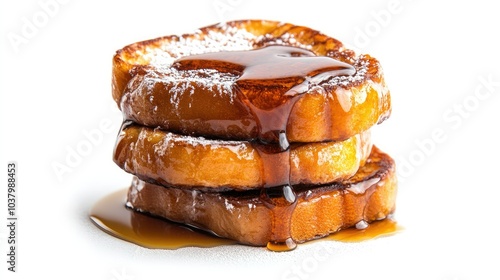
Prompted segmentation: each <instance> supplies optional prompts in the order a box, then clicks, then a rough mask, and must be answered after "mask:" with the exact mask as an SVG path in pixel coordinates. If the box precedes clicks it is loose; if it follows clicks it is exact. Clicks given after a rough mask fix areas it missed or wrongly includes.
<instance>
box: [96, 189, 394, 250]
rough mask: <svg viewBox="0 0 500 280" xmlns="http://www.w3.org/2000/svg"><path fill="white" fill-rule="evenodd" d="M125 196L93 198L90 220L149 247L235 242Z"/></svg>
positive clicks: (378, 225) (383, 223)
mask: <svg viewBox="0 0 500 280" xmlns="http://www.w3.org/2000/svg"><path fill="white" fill-rule="evenodd" d="M126 196H127V189H123V190H119V191H116V192H114V193H111V194H109V195H107V196H105V197H103V198H102V199H100V200H99V201H97V202H96V203H95V204H94V206H93V207H92V208H91V210H90V218H91V220H92V222H93V223H94V224H95V225H97V227H99V228H100V229H102V230H103V231H104V232H106V233H108V234H110V235H112V236H115V237H118V238H120V239H122V240H125V241H128V242H131V243H134V244H137V245H139V246H142V247H145V248H150V249H169V250H175V249H180V248H186V247H202V248H211V247H217V246H223V245H234V244H237V242H236V241H234V240H230V239H225V238H221V237H217V236H215V235H213V234H210V233H209V232H206V231H202V230H197V229H195V228H192V227H189V226H186V225H183V224H179V223H174V222H170V221H168V220H166V219H161V218H158V217H153V216H150V215H148V214H144V213H139V212H137V211H135V210H132V209H129V208H127V207H126V206H125V200H126ZM401 230H402V228H401V227H400V226H399V225H398V224H397V223H396V221H394V220H392V219H391V218H386V219H384V220H380V221H375V222H372V223H370V224H369V225H368V227H366V228H364V229H356V228H355V227H352V228H347V229H343V230H341V231H338V232H336V233H333V234H330V235H328V236H326V237H325V238H321V240H333V241H340V242H362V241H366V240H369V239H375V238H379V237H383V236H388V235H392V234H395V233H397V232H399V231H401ZM310 242H314V241H310ZM284 246H287V247H285V248H282V247H280V246H279V244H278V245H275V246H274V247H272V248H271V249H275V250H280V249H281V250H283V249H286V248H288V247H289V246H292V245H291V244H285V245H284Z"/></svg>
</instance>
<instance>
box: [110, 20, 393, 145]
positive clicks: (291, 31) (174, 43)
mask: <svg viewBox="0 0 500 280" xmlns="http://www.w3.org/2000/svg"><path fill="white" fill-rule="evenodd" d="M276 45H281V46H287V47H295V48H300V49H301V51H302V52H303V53H305V55H306V56H318V57H329V58H333V59H335V60H338V61H341V62H343V63H346V64H348V65H350V66H352V68H353V69H354V70H355V73H354V74H352V75H341V76H331V77H328V78H324V79H323V80H321V81H320V82H317V83H316V82H315V83H312V82H311V83H309V84H307V89H306V90H305V91H304V92H302V94H301V97H300V99H298V100H297V101H296V103H295V104H294V106H293V108H291V111H290V112H289V116H288V119H287V120H286V123H285V125H286V129H285V131H286V136H287V139H288V141H289V142H321V141H338V140H345V139H348V138H350V137H352V136H354V135H356V134H359V133H361V132H362V131H365V130H367V129H368V128H370V127H372V126H373V125H374V124H377V123H381V122H382V121H384V120H385V119H386V118H388V117H389V115H390V112H391V99H390V93H389V90H388V88H387V86H386V83H385V81H384V76H383V73H382V68H381V66H380V64H379V62H378V61H377V60H376V59H375V58H373V57H371V56H369V55H356V54H355V53H354V52H353V51H352V50H349V49H346V48H345V47H344V46H343V45H342V43H341V42H339V41H338V40H336V39H334V38H331V37H328V36H326V35H324V34H321V33H320V32H318V31H316V30H313V29H310V28H307V27H303V26H295V25H292V24H288V23H281V22H276V21H263V20H244V21H232V22H227V23H224V24H217V25H211V26H207V27H204V28H201V29H200V30H198V31H196V32H194V33H192V34H184V35H181V36H176V35H173V36H165V37H161V38H157V39H152V40H148V41H143V42H138V43H135V44H131V45H128V46H126V47H124V48H123V49H121V50H119V51H117V53H116V55H115V56H114V58H113V83H112V84H113V98H114V100H115V101H116V102H117V104H118V105H119V107H120V108H121V110H122V112H123V114H124V118H125V119H126V120H131V121H134V122H136V123H139V124H141V125H145V126H150V127H160V128H162V129H164V130H168V131H171V132H175V133H179V134H183V135H190V136H204V137H207V138H217V139H226V140H249V139H256V138H258V137H259V129H260V128H259V125H260V124H259V118H258V117H256V114H255V112H254V111H253V109H252V104H269V103H270V102H268V101H269V99H272V100H278V101H279V102H278V103H280V102H284V101H283V100H284V99H286V98H287V97H286V96H285V95H286V94H285V95H283V93H284V92H286V90H284V91H283V90H280V93H279V94H278V93H276V94H275V93H273V94H270V92H271V91H272V90H273V88H266V89H265V90H263V91H260V90H253V89H245V88H244V86H243V85H242V84H240V83H238V79H239V78H240V77H241V75H242V73H241V72H238V71H237V69H231V67H229V69H226V70H225V71H222V70H221V69H220V67H214V69H211V68H210V67H211V66H210V65H201V66H197V67H194V68H193V67H187V66H185V65H184V66H183V65H181V66H182V67H180V66H179V65H180V64H182V63H181V62H184V61H183V59H186V57H190V56H193V55H200V54H206V53H213V52H221V51H229V52H233V51H234V52H237V51H245V50H256V49H262V48H264V47H269V46H276ZM307 52H310V54H307ZM186 67H187V68H186ZM278 85H279V86H280V87H282V88H283V87H285V88H286V87H287V86H288V87H289V86H290V85H285V84H279V83H278ZM275 86H276V84H273V87H275ZM262 92H263V93H264V94H261V93H262ZM270 95H271V96H270Z"/></svg>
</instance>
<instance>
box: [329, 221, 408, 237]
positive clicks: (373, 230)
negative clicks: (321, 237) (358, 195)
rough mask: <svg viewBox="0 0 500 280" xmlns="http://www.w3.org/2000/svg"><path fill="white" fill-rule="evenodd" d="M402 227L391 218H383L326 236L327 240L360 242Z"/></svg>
mask: <svg viewBox="0 0 500 280" xmlns="http://www.w3.org/2000/svg"><path fill="white" fill-rule="evenodd" d="M401 230H403V228H402V227H401V226H400V225H399V224H398V223H397V222H396V221H395V220H393V219H392V218H389V217H388V218H385V219H383V220H380V221H375V222H372V223H370V224H369V225H368V226H367V227H366V228H364V229H357V228H356V227H352V228H347V229H343V230H340V231H338V232H336V233H333V234H330V235H329V236H327V237H326V239H329V240H335V241H342V242H350V243H351V242H362V241H366V240H370V239H374V238H379V237H384V236H389V235H393V234H396V233H397V232H399V231H401Z"/></svg>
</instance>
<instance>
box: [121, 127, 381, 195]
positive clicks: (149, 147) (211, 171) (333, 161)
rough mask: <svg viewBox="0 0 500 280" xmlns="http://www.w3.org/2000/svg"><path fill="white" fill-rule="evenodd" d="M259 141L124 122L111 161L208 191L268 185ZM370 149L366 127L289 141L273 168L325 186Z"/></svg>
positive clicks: (352, 169)
mask: <svg viewBox="0 0 500 280" xmlns="http://www.w3.org/2000/svg"><path fill="white" fill-rule="evenodd" d="M261 147H262V146H260V145H259V144H258V143H254V142H249V141H223V140H213V139H206V138H203V137H192V136H184V135H179V134H174V133H171V132H167V131H164V130H161V129H154V128H150V127H145V126H140V125H137V124H134V123H124V125H123V126H122V129H121V131H120V134H119V135H118V138H117V141H116V145H115V151H114V157H113V158H114V161H115V163H116V164H117V165H118V166H120V167H121V168H122V169H124V170H125V171H127V172H129V173H132V174H134V175H136V176H137V177H139V178H140V179H142V180H145V181H148V182H153V183H157V184H168V185H169V186H177V187H183V188H198V189H205V190H211V191H223V190H228V189H235V190H245V189H253V188H261V187H263V186H266V185H273V183H274V182H266V180H269V179H266V178H270V176H266V173H265V172H266V170H267V169H268V168H266V167H265V166H264V164H265V163H264V161H265V160H263V153H262V151H261ZM371 148H372V142H371V135H370V131H369V130H367V131H365V132H363V133H360V134H357V135H355V136H353V137H350V138H348V139H347V140H344V141H337V142H319V143H306V144H292V145H291V147H290V150H289V154H287V156H286V157H281V158H279V156H280V155H279V154H272V156H276V157H277V158H276V166H278V165H283V166H289V167H290V168H289V176H290V184H291V185H299V184H325V183H330V182H334V181H340V180H344V179H347V178H349V177H351V176H352V175H354V174H355V173H356V172H357V170H358V169H359V167H360V166H362V165H363V164H364V162H365V161H366V159H367V158H368V156H369V154H370V151H371Z"/></svg>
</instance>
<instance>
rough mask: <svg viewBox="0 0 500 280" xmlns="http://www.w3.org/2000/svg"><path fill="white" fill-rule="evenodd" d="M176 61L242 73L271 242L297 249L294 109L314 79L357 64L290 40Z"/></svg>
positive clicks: (239, 87)
mask: <svg viewBox="0 0 500 280" xmlns="http://www.w3.org/2000/svg"><path fill="white" fill-rule="evenodd" d="M173 66H174V67H176V68H177V69H179V70H198V69H207V68H208V69H215V70H217V71H219V72H223V73H224V72H225V73H232V74H236V75H238V76H239V77H238V78H237V80H236V83H235V86H234V87H235V88H234V89H233V90H234V91H235V92H237V94H238V99H240V100H242V102H243V103H244V104H246V105H247V106H248V108H249V109H250V111H251V112H252V114H253V115H254V117H255V119H256V120H257V127H258V138H257V139H255V140H254V142H253V145H254V147H255V148H256V150H257V151H258V152H259V155H260V157H261V159H262V161H263V174H264V176H263V177H264V178H263V180H264V182H263V188H262V190H261V194H260V199H261V200H262V202H264V205H266V207H268V208H269V209H270V210H271V215H272V217H271V221H272V223H271V224H272V232H271V237H270V240H269V242H268V244H267V248H268V249H270V250H273V251H287V250H293V249H294V248H295V247H296V243H295V241H294V240H293V239H292V237H291V219H292V215H293V211H294V209H295V207H296V204H297V197H296V195H295V191H294V187H293V186H292V185H291V184H290V169H291V167H290V143H289V140H288V138H287V133H286V127H287V124H288V120H289V117H290V113H291V111H292V109H293V107H294V105H295V104H296V102H297V101H298V100H299V99H300V98H301V96H302V95H303V94H304V93H305V92H307V91H308V90H309V89H310V86H311V84H319V83H321V82H323V81H328V80H329V79H332V78H334V77H337V76H347V75H354V74H355V72H356V71H355V69H354V67H352V66H351V65H349V64H347V63H344V62H341V61H338V60H335V59H333V58H330V57H318V56H315V54H314V53H313V52H311V51H308V50H304V49H301V48H296V47H289V46H267V47H264V48H261V49H256V50H250V51H233V52H214V53H205V54H198V55H192V56H186V57H183V58H180V59H178V60H177V61H176V62H174V64H173Z"/></svg>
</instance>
